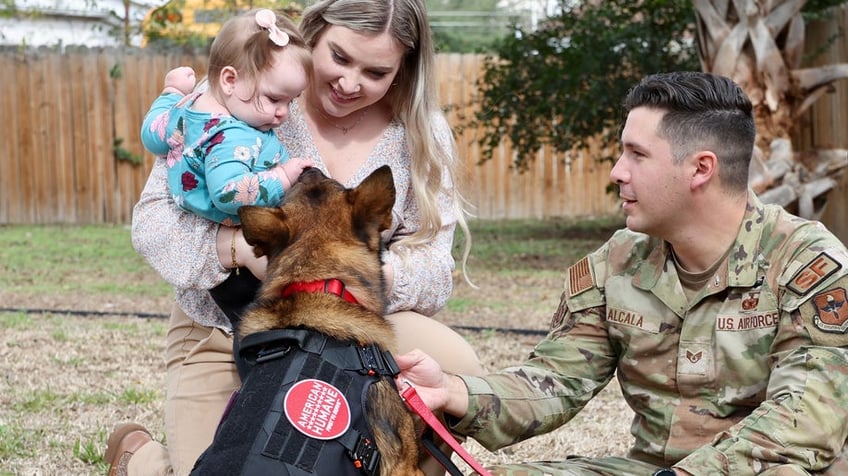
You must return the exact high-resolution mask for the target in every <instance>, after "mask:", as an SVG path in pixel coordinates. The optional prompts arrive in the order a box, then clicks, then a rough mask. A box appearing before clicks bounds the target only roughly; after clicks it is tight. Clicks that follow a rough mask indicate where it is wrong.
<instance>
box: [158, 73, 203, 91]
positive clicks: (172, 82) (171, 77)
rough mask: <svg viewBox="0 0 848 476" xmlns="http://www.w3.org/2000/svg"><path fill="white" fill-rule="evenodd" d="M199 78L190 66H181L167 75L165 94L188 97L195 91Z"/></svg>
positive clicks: (163, 89)
mask: <svg viewBox="0 0 848 476" xmlns="http://www.w3.org/2000/svg"><path fill="white" fill-rule="evenodd" d="M196 82H197V77H196V76H195V74H194V70H193V69H191V67H190V66H180V67H178V68H174V69H172V70H170V71H168V72H167V73H166V74H165V87H164V88H162V92H163V93H177V94H182V95H186V94H188V93H190V92H191V90H192V89H194V85H195V83H196Z"/></svg>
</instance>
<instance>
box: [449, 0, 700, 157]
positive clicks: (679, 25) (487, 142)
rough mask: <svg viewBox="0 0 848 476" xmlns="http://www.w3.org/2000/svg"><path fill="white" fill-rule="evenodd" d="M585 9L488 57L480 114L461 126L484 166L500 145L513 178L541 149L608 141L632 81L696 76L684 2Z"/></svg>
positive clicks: (690, 20) (616, 2)
mask: <svg viewBox="0 0 848 476" xmlns="http://www.w3.org/2000/svg"><path fill="white" fill-rule="evenodd" d="M581 3H582V5H578V6H575V7H573V8H569V7H567V6H565V5H564V6H563V12H562V14H561V15H559V16H557V17H552V18H549V19H548V20H547V22H546V23H545V24H544V25H543V26H542V27H541V28H540V29H539V30H538V31H535V32H524V31H523V30H521V29H519V30H518V31H519V33H520V34H519V35H517V36H516V37H508V38H505V39H504V40H503V41H502V42H500V43H499V44H498V45H497V47H496V55H492V56H489V57H487V58H486V61H485V64H484V72H483V75H482V77H481V79H480V80H479V81H478V91H479V93H478V94H479V98H477V101H478V103H479V109H478V112H476V113H475V115H474V116H473V117H471V118H463V120H462V121H461V122H462V123H461V125H460V126H461V127H466V126H467V127H474V128H478V129H480V130H481V131H483V132H482V136H481V137H480V139H479V143H480V145H481V153H482V156H481V162H482V161H485V160H489V159H491V158H492V154H493V152H494V151H495V150H496V149H497V148H498V146H499V145H500V144H501V142H502V141H503V140H505V139H508V140H509V141H510V142H511V143H512V145H513V147H514V149H515V151H516V155H515V157H514V161H513V166H514V167H516V168H517V169H518V170H526V169H527V167H528V166H529V165H530V163H531V162H532V160H533V158H534V156H535V153H536V152H537V151H538V150H539V149H540V148H541V147H543V146H544V145H546V144H550V145H551V146H553V147H554V149H555V150H557V151H567V150H570V149H572V148H573V147H580V146H583V145H585V144H586V142H587V140H589V139H590V138H593V137H598V136H599V135H601V137H602V138H604V139H606V140H607V141H610V140H613V138H614V136H615V135H616V134H617V129H618V127H619V125H620V122H621V119H622V116H621V107H620V104H621V101H622V100H623V99H624V96H625V95H626V93H627V91H628V90H629V88H630V87H632V86H633V84H635V82H637V81H638V79H640V78H642V77H643V76H645V75H646V74H650V73H655V72H659V71H672V70H697V69H698V68H699V63H698V58H697V53H696V50H695V45H694V40H693V38H694V20H695V17H694V10H693V9H692V7H691V5H690V4H689V3H688V2H680V1H678V0H645V1H643V2H633V1H631V0H609V1H603V2H597V3H598V5H591V4H589V2H581ZM593 3H594V2H593Z"/></svg>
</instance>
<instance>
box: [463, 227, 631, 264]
mask: <svg viewBox="0 0 848 476" xmlns="http://www.w3.org/2000/svg"><path fill="white" fill-rule="evenodd" d="M622 226H623V221H622V220H621V219H620V218H619V217H604V218H592V219H582V220H577V219H572V218H560V219H545V220H495V221H472V222H470V223H469V227H470V228H471V238H472V242H473V245H472V249H471V256H470V257H469V266H470V267H471V268H472V269H473V270H474V271H473V272H496V273H501V274H503V275H509V274H511V273H518V274H523V273H527V272H552V273H556V274H557V275H560V274H562V272H563V271H564V270H565V268H566V267H567V266H569V265H570V264H571V263H574V262H575V261H577V260H578V259H580V258H581V257H583V256H584V255H586V254H587V253H589V252H591V251H594V250H595V249H596V248H597V247H598V244H599V243H602V242H603V241H604V240H606V239H607V238H608V237H609V236H610V235H611V234H612V232H613V231H614V230H616V229H618V228H621V227H622ZM457 233H458V234H457V239H456V240H455V246H454V256H456V257H459V256H461V255H460V250H459V244H460V243H461V236H462V235H461V234H460V233H459V232H457Z"/></svg>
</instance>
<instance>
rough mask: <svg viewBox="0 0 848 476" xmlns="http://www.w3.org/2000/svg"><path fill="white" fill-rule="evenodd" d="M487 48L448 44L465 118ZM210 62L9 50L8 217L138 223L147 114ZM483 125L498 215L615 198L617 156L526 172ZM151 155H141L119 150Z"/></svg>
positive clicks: (474, 193)
mask: <svg viewBox="0 0 848 476" xmlns="http://www.w3.org/2000/svg"><path fill="white" fill-rule="evenodd" d="M481 59H482V58H481V57H480V56H476V55H458V54H448V55H439V57H438V72H439V73H440V79H439V81H440V94H441V96H442V101H443V103H444V104H445V105H446V106H447V105H450V106H452V107H451V108H449V113H448V114H449V119H450V120H451V121H456V118H457V117H458V116H459V114H461V113H467V111H466V110H464V109H463V107H464V106H463V105H467V104H468V103H469V101H470V100H471V99H472V98H473V94H474V82H475V80H476V78H477V75H478V73H479V71H480V68H481ZM181 64H187V65H191V66H193V67H194V68H195V69H196V70H197V71H198V72H199V73H200V74H203V73H204V68H205V57H204V56H195V55H187V54H161V53H153V52H148V51H144V50H131V51H129V50H128V51H121V50H77V51H66V52H65V53H64V54H59V53H54V52H44V51H39V52H28V53H26V54H23V53H19V52H15V51H6V52H0V84H3V85H5V86H6V87H5V88H4V90H3V93H2V96H0V117H2V118H4V121H3V122H4V123H5V127H6V128H7V130H6V132H5V133H3V136H4V139H3V140H2V141H0V224H8V223H74V224H84V223H127V222H129V221H130V219H131V214H132V207H133V205H134V204H135V202H136V201H137V200H138V197H139V194H140V192H141V189H142V188H143V186H144V183H145V180H146V178H147V175H148V173H149V171H150V167H151V165H152V162H153V156H151V155H150V154H148V153H145V152H144V149H143V147H142V145H141V142H140V140H139V130H140V128H141V120H142V117H143V115H144V113H145V112H146V111H147V108H148V107H149V105H150V102H151V101H152V100H153V99H154V98H155V97H156V95H157V94H158V93H159V91H160V89H161V87H162V78H163V76H164V73H165V72H166V71H167V70H168V69H170V68H172V67H174V66H177V65H181ZM475 137H477V132H476V131H473V130H466V131H464V132H463V133H462V134H461V135H459V136H458V144H459V149H460V157H461V159H462V165H463V168H462V169H463V174H464V177H465V179H466V180H465V182H466V183H465V195H466V197H467V198H468V199H469V202H470V203H471V204H472V205H473V206H474V210H473V211H474V214H475V215H476V216H477V217H479V218H483V219H489V218H530V217H533V218H538V217H549V216H586V215H602V214H607V213H610V212H612V211H613V210H614V209H615V200H614V197H612V196H610V195H609V194H608V193H606V191H605V187H606V184H607V182H608V176H609V168H610V165H609V164H608V163H598V162H597V161H596V160H595V157H596V155H594V154H592V153H591V152H585V153H581V154H575V155H573V156H572V157H570V158H568V160H566V157H565V156H563V155H562V154H560V155H554V154H551V152H550V151H549V150H545V151H542V152H540V153H539V157H538V160H536V161H535V163H534V164H533V166H532V167H531V168H530V170H528V171H527V172H525V173H522V174H519V173H518V172H516V171H514V170H513V169H511V168H510V164H511V163H512V150H511V149H510V148H509V147H508V146H504V147H502V148H501V150H500V151H499V153H498V154H496V156H495V157H494V159H492V160H490V161H487V162H486V163H485V164H482V165H478V164H477V162H478V161H479V151H478V147H477V144H476V141H475ZM121 153H123V154H129V155H130V156H133V155H134V156H141V157H143V162H142V164H141V165H134V164H133V163H131V162H129V161H126V160H119V159H118V158H117V156H118V155H120V154H121Z"/></svg>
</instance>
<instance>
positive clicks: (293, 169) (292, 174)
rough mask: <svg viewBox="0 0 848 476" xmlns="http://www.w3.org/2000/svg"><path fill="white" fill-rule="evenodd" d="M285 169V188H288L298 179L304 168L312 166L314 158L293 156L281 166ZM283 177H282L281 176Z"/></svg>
mask: <svg viewBox="0 0 848 476" xmlns="http://www.w3.org/2000/svg"><path fill="white" fill-rule="evenodd" d="M279 167H280V168H281V169H282V171H283V174H282V175H283V176H284V177H285V179H284V180H283V188H285V189H286V190H288V189H289V188H291V186H292V184H293V183H295V182H296V181H297V178H298V177H300V174H302V173H303V170H304V169H306V168H309V167H312V160H310V159H307V158H306V157H292V158H291V159H289V161H288V162H286V163H284V164H282V165H280V166H279ZM281 178H282V177H281Z"/></svg>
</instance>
